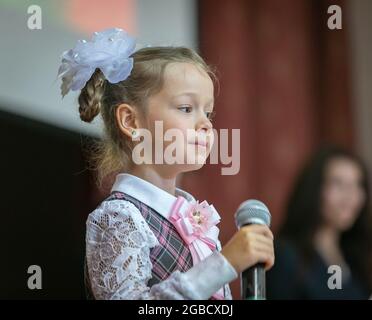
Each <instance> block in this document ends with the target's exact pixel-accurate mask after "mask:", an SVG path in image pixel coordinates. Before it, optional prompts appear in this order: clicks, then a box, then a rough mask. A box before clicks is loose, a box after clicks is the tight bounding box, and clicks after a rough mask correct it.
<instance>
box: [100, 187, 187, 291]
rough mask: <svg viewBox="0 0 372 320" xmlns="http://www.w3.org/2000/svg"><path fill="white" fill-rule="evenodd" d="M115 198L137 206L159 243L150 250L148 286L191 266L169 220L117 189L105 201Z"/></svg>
mask: <svg viewBox="0 0 372 320" xmlns="http://www.w3.org/2000/svg"><path fill="white" fill-rule="evenodd" d="M117 199H122V200H126V201H129V202H131V203H133V204H134V205H135V206H136V207H137V209H138V210H139V211H140V212H141V214H142V216H143V217H144V218H145V220H146V222H147V223H148V225H149V227H150V229H151V231H152V232H153V233H154V235H155V237H156V238H157V239H158V241H159V243H160V246H156V247H155V248H152V249H151V250H150V260H151V263H152V265H153V268H152V278H151V279H150V280H149V282H148V286H149V287H151V286H153V285H154V284H156V283H158V282H160V281H163V280H165V279H167V278H168V277H169V276H170V275H171V274H172V273H173V272H174V271H176V270H180V271H181V272H185V271H187V270H188V269H190V268H191V267H192V265H193V263H192V257H191V253H190V250H189V248H188V247H187V246H186V245H185V243H184V241H183V240H182V238H181V236H180V235H179V234H178V232H177V230H176V228H175V227H174V226H173V225H172V223H171V222H169V221H168V220H167V219H165V218H164V217H163V216H162V215H161V214H159V213H157V212H156V211H154V210H153V209H152V208H150V207H148V206H146V205H145V204H143V203H142V202H140V201H138V200H137V199H134V198H133V197H131V196H129V195H127V194H124V193H122V192H119V191H114V192H112V193H111V195H110V196H109V197H108V198H107V199H106V201H110V200H117Z"/></svg>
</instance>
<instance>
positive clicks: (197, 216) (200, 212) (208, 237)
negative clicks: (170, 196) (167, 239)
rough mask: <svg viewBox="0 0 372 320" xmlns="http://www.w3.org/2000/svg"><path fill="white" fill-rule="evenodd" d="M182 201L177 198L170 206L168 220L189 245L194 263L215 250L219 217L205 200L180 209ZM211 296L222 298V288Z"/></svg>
mask: <svg viewBox="0 0 372 320" xmlns="http://www.w3.org/2000/svg"><path fill="white" fill-rule="evenodd" d="M184 201H185V198H183V197H178V198H177V200H176V201H175V203H174V205H173V207H172V211H171V214H170V221H171V222H172V223H173V225H174V226H175V228H176V229H177V231H178V233H179V234H180V236H181V238H182V239H183V240H184V241H185V242H186V244H187V245H188V246H189V249H190V252H191V256H192V260H193V263H194V265H195V264H197V263H198V262H200V261H201V260H203V259H205V258H206V257H208V256H209V255H211V254H212V252H213V250H216V248H217V242H218V234H219V229H218V227H216V224H218V223H219V222H220V220H221V217H220V216H219V214H218V212H217V211H216V209H215V208H214V207H213V205H209V204H208V202H207V201H203V202H201V203H199V202H195V203H190V204H189V206H188V208H187V209H186V210H180V209H181V207H182V205H183V202H184ZM213 297H214V298H216V299H219V300H222V299H224V294H223V288H221V289H220V290H218V291H217V292H216V293H215V294H214V295H213Z"/></svg>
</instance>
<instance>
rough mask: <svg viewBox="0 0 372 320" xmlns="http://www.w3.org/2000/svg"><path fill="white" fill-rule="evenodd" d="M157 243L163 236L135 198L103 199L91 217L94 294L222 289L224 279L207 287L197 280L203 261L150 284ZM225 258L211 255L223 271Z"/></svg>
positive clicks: (171, 294) (162, 294)
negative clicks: (149, 224) (135, 202)
mask: <svg viewBox="0 0 372 320" xmlns="http://www.w3.org/2000/svg"><path fill="white" fill-rule="evenodd" d="M156 245H159V242H158V240H157V239H156V237H155V235H154V234H153V232H152V231H151V229H150V227H149V226H148V224H147V223H146V221H145V219H144V218H143V216H142V215H141V213H140V212H139V210H138V209H137V208H136V207H135V206H134V205H133V204H132V203H130V202H128V201H125V200H112V201H104V202H102V204H101V205H100V206H99V207H98V208H97V209H96V210H94V211H93V212H92V213H91V214H90V215H89V217H88V220H87V235H86V255H87V266H88V272H89V278H90V282H91V288H92V292H93V294H94V297H95V298H96V299H104V300H109V299H115V300H117V299H128V300H131V299H135V300H139V299H172V300H176V299H177V300H179V299H200V298H201V299H205V298H208V297H209V296H210V295H211V294H213V293H214V292H215V291H216V286H215V285H217V289H218V288H219V287H218V285H219V284H218V283H216V284H215V285H214V286H212V287H211V286H209V287H208V288H207V290H205V289H206V288H201V285H199V287H198V285H195V283H196V284H197V283H198V282H197V281H196V282H194V284H193V278H195V277H199V278H200V272H198V271H197V269H200V268H202V267H203V266H202V265H200V266H198V265H196V266H194V267H193V268H191V269H190V271H191V272H186V273H181V272H180V271H175V272H173V273H172V274H171V275H170V276H169V277H168V278H167V279H166V280H164V281H162V282H160V283H158V284H156V285H153V286H152V287H151V288H149V287H148V286H147V283H148V281H149V280H150V279H151V270H152V263H151V260H150V249H151V248H153V247H154V246H156ZM219 256H221V257H222V255H219ZM221 257H218V256H217V257H216V256H215V257H214V259H215V261H212V260H213V257H210V258H212V259H210V263H211V264H213V265H216V262H217V269H219V270H218V272H219V275H220V273H221V263H226V262H224V261H223V260H221ZM216 258H217V260H216ZM207 259H208V258H207ZM207 259H206V260H207ZM218 262H220V265H218ZM205 263H207V261H205ZM203 268H205V266H204V267H203ZM230 268H231V267H230ZM225 269H226V268H225ZM230 276H231V274H230ZM220 279H221V278H220ZM225 280H226V279H224V281H225ZM227 280H228V279H227ZM225 283H226V282H225ZM204 287H205V285H204ZM200 292H204V295H200ZM206 295H207V296H208V297H207V296H206Z"/></svg>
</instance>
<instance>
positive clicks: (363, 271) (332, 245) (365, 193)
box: [267, 147, 372, 299]
mask: <svg viewBox="0 0 372 320" xmlns="http://www.w3.org/2000/svg"><path fill="white" fill-rule="evenodd" d="M369 205H370V202H369V187H368V174H367V171H366V168H365V166H364V165H363V163H362V161H361V160H360V159H358V158H357V157H356V156H355V155H353V154H352V153H350V152H347V151H345V150H342V149H339V148H335V147H332V148H326V149H322V150H319V152H318V153H316V154H315V155H314V157H313V159H311V161H310V162H309V164H308V165H307V167H306V168H305V169H304V171H303V172H302V174H301V175H300V176H299V178H298V180H297V183H296V185H295V188H294V191H293V193H292V196H291V197H290V201H289V206H288V218H287V220H286V222H285V224H284V225H283V227H282V229H281V232H280V234H279V236H280V240H281V241H280V242H281V245H279V243H277V244H278V246H277V248H276V256H277V263H276V266H275V267H274V268H273V269H272V270H271V271H270V272H269V273H268V275H267V278H268V279H267V280H268V281H267V283H268V297H270V298H278V299H367V298H368V297H369V295H370V293H371V292H372V274H371V270H372V230H371V228H372V221H371V213H370V211H369ZM331 265H335V266H339V267H340V269H339V270H341V271H342V272H341V275H342V278H340V280H341V281H340V282H339V283H340V284H341V289H340V290H338V289H332V288H330V287H329V282H328V280H329V278H330V277H331V276H332V275H333V274H334V272H335V271H334V270H333V271H332V272H331V273H329V272H328V267H329V266H331ZM335 270H336V269H335Z"/></svg>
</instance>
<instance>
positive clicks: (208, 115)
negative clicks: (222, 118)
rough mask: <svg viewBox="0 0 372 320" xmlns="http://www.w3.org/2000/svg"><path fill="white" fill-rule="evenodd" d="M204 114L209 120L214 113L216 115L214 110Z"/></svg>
mask: <svg viewBox="0 0 372 320" xmlns="http://www.w3.org/2000/svg"><path fill="white" fill-rule="evenodd" d="M205 115H206V116H207V118H208V119H209V121H212V120H213V118H214V117H215V115H216V111H212V112H206V113H205Z"/></svg>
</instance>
